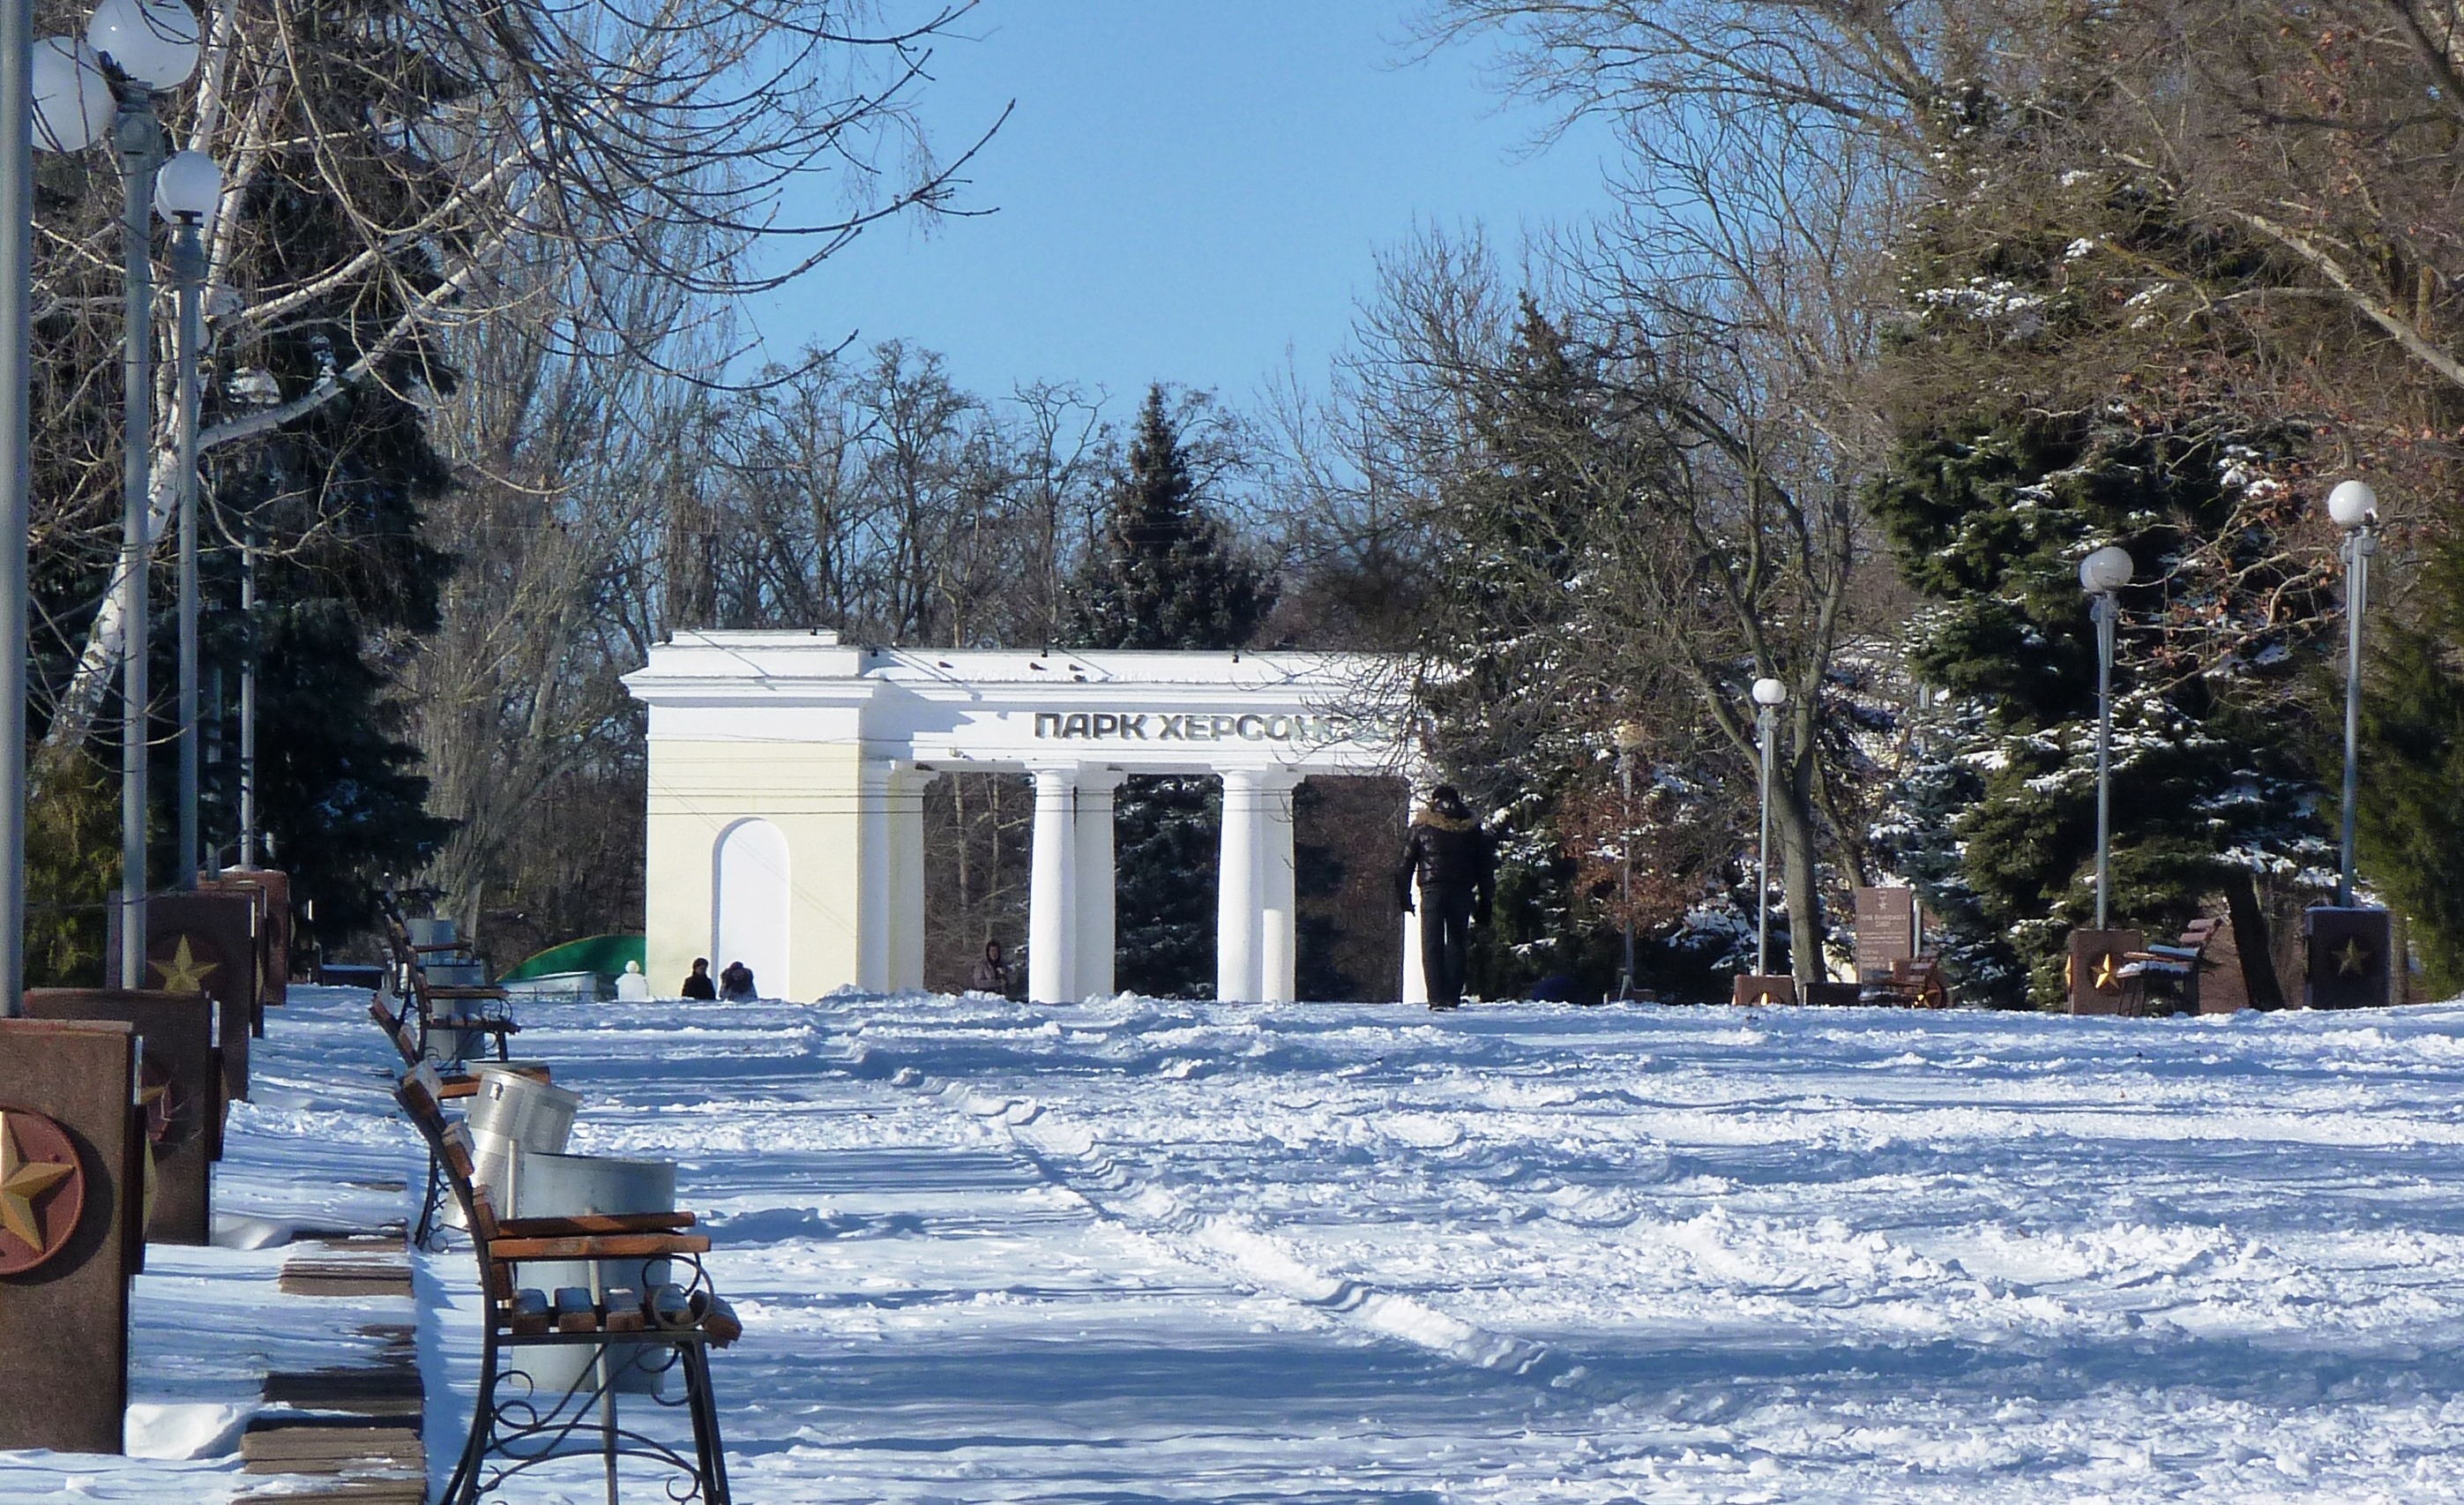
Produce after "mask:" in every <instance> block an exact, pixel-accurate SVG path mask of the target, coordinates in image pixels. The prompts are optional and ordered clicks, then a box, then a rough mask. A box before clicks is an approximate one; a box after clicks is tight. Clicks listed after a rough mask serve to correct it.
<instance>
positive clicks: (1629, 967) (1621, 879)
mask: <svg viewBox="0 0 2464 1505" xmlns="http://www.w3.org/2000/svg"><path fill="white" fill-rule="evenodd" d="M1615 736H1616V738H1617V786H1618V788H1619V789H1620V790H1621V791H1622V793H1623V795H1624V802H1625V818H1624V830H1622V831H1621V832H1620V833H1619V835H1618V837H1617V855H1618V865H1619V867H1620V868H1622V870H1623V871H1622V873H1621V874H1619V876H1618V879H1617V884H1618V890H1619V894H1620V900H1619V907H1620V908H1621V909H1622V911H1623V913H1624V916H1625V975H1624V976H1623V977H1621V978H1619V979H1618V980H1617V996H1618V997H1619V998H1632V997H1633V996H1634V755H1635V754H1636V753H1638V752H1640V751H1641V750H1642V741H1643V730H1642V723H1641V722H1639V721H1619V722H1618V723H1617V731H1616V733H1615Z"/></svg>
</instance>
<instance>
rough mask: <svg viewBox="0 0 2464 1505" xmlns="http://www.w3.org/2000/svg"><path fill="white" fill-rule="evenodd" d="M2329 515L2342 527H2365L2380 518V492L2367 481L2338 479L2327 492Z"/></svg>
mask: <svg viewBox="0 0 2464 1505" xmlns="http://www.w3.org/2000/svg"><path fill="white" fill-rule="evenodd" d="M2327 516H2328V517H2330V518H2333V519H2335V520H2336V526H2338V527H2340V528H2345V529H2351V528H2363V527H2367V526H2369V525H2370V524H2371V523H2373V522H2376V521H2377V520H2379V494H2378V493H2377V492H2374V491H2372V490H2370V483H2369V482H2367V481H2359V480H2348V481H2338V482H2337V483H2336V489H2335V490H2333V491H2331V492H2329V493H2327Z"/></svg>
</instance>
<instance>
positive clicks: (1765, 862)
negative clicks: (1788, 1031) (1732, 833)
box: [1754, 678, 1788, 977]
mask: <svg viewBox="0 0 2464 1505" xmlns="http://www.w3.org/2000/svg"><path fill="white" fill-rule="evenodd" d="M1787 698H1788V686H1786V685H1784V684H1782V683H1780V682H1779V681H1778V680H1776V679H1768V678H1766V679H1757V680H1755V681H1754V720H1755V722H1756V724H1757V726H1758V728H1759V730H1760V731H1761V733H1762V753H1763V757H1762V763H1763V766H1762V786H1763V800H1762V804H1763V811H1762V834H1761V835H1760V836H1759V837H1758V838H1756V840H1755V842H1754V976H1756V977H1769V976H1770V975H1771V746H1772V744H1773V743H1774V742H1775V741H1778V738H1779V708H1780V704H1781V702H1782V701H1785V700H1786V699H1787Z"/></svg>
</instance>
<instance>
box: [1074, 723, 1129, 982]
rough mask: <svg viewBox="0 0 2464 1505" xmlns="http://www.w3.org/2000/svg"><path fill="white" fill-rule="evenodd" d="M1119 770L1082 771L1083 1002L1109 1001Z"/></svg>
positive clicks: (1079, 977) (1080, 897) (1080, 908)
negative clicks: (1115, 795)
mask: <svg viewBox="0 0 2464 1505" xmlns="http://www.w3.org/2000/svg"><path fill="white" fill-rule="evenodd" d="M1121 777H1122V775H1121V772H1120V770H1119V769H1117V768H1101V767H1086V768H1081V769H1079V770H1078V936H1077V941H1078V955H1077V961H1078V975H1077V983H1076V985H1075V986H1074V987H1073V988H1072V989H1071V992H1072V994H1073V995H1074V996H1076V997H1079V998H1092V997H1097V996H1101V997H1107V998H1109V997H1111V993H1112V956H1113V951H1114V949H1115V946H1116V943H1117V939H1118V938H1117V936H1116V935H1115V931H1114V924H1113V876H1114V874H1113V868H1112V794H1113V791H1114V790H1116V789H1118V788H1119V787H1120V786H1121Z"/></svg>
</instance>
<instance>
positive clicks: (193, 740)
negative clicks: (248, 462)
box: [154, 151, 223, 889]
mask: <svg viewBox="0 0 2464 1505" xmlns="http://www.w3.org/2000/svg"><path fill="white" fill-rule="evenodd" d="M222 195H223V173H222V169H221V168H220V167H217V166H214V159H212V158H211V157H209V156H207V155H206V154H205V153H204V152H202V151H184V152H181V153H179V154H177V155H176V156H174V157H172V159H171V160H170V161H168V162H166V163H165V164H163V170H162V171H160V172H158V173H156V174H155V175H154V207H155V209H157V210H160V211H161V212H162V215H163V217H164V218H165V219H167V220H169V221H170V222H171V225H172V232H171V281H172V285H173V286H174V287H175V288H177V289H178V290H179V311H180V328H179V339H178V352H179V353H178V365H179V376H178V381H177V383H176V385H175V386H174V387H173V396H174V401H176V402H177V403H178V405H179V406H178V409H177V410H176V412H175V413H174V415H173V432H174V433H175V434H176V435H177V436H178V448H179V461H178V465H179V476H178V481H179V487H180V849H179V850H180V866H179V870H178V874H177V876H178V882H179V886H180V887H181V888H183V889H193V888H195V887H196V886H197V877H198V868H199V866H200V864H201V862H202V859H203V856H204V850H205V849H204V847H203V846H202V845H201V833H200V831H199V829H198V813H197V404H198V399H199V395H200V394H199V393H198V390H197V362H198V357H199V353H200V351H201V349H202V348H203V346H204V344H205V311H204V304H205V295H206V247H205V240H204V237H203V235H202V234H201V233H200V232H201V231H202V229H203V227H204V225H205V222H206V216H207V215H209V214H211V213H212V212H213V211H214V209H215V206H217V205H218V204H220V203H221V202H222Z"/></svg>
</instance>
